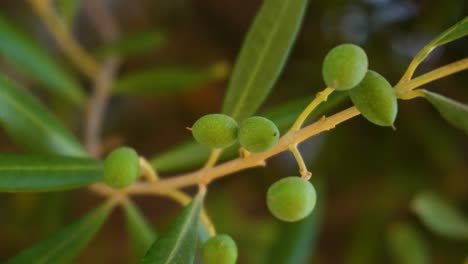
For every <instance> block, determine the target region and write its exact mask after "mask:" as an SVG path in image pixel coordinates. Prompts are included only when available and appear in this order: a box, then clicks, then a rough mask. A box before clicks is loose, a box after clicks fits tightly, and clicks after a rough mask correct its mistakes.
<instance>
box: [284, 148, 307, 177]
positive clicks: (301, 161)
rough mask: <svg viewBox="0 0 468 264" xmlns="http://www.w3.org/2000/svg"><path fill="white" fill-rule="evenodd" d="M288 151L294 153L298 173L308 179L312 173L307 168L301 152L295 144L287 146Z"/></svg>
mask: <svg viewBox="0 0 468 264" xmlns="http://www.w3.org/2000/svg"><path fill="white" fill-rule="evenodd" d="M289 151H291V153H292V154H293V155H294V158H295V159H296V162H297V165H298V166H299V173H300V174H301V176H302V178H303V179H306V180H310V178H311V177H312V173H311V172H310V171H309V170H308V169H307V165H306V164H305V162H304V158H303V157H302V155H301V152H300V151H299V149H298V148H297V144H293V145H290V146H289Z"/></svg>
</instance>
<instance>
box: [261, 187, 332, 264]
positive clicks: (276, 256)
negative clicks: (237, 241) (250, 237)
mask: <svg viewBox="0 0 468 264" xmlns="http://www.w3.org/2000/svg"><path fill="white" fill-rule="evenodd" d="M314 185H316V184H314ZM317 187H318V188H317V191H318V194H317V196H318V197H320V199H318V200H317V205H316V207H315V208H314V210H313V211H312V213H311V214H310V215H309V216H307V217H306V218H304V219H302V220H301V221H298V222H293V223H288V222H281V224H280V225H279V235H278V236H277V237H276V239H275V243H274V244H273V246H272V248H271V250H270V251H269V254H268V256H267V259H266V261H265V264H267V263H271V264H281V263H307V260H308V258H309V257H310V256H312V255H313V252H314V248H315V244H316V242H317V240H318V235H319V232H320V225H321V221H322V218H323V205H324V202H325V199H324V198H325V196H324V190H323V187H324V184H323V183H320V182H319V184H318V185H317Z"/></svg>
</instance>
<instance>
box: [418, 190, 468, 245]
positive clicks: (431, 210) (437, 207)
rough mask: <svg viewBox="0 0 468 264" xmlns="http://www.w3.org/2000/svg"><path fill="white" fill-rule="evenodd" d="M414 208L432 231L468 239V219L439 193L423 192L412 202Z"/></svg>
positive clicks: (446, 235)
mask: <svg viewBox="0 0 468 264" xmlns="http://www.w3.org/2000/svg"><path fill="white" fill-rule="evenodd" d="M412 209H413V211H414V212H415V213H416V214H417V215H418V217H419V218H420V219H421V221H422V222H423V223H424V224H425V225H426V226H427V228H429V229H430V230H431V231H432V232H434V233H436V234H438V235H440V236H443V237H446V238H456V239H468V220H467V219H466V218H465V217H464V216H463V215H462V213H461V212H460V211H458V210H457V208H455V207H454V206H453V205H451V204H450V203H449V202H447V201H446V200H444V199H443V198H442V197H440V196H439V195H437V194H435V193H432V192H423V193H420V194H418V195H417V196H416V198H415V199H414V200H413V202H412Z"/></svg>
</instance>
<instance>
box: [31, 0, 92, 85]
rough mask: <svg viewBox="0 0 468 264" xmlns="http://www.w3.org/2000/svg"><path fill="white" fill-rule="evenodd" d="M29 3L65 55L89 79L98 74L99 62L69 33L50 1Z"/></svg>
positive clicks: (38, 0)
mask: <svg viewBox="0 0 468 264" xmlns="http://www.w3.org/2000/svg"><path fill="white" fill-rule="evenodd" d="M29 3H30V4H31V6H32V8H33V10H34V11H35V12H36V14H37V15H38V16H39V17H40V19H41V20H42V21H43V23H44V24H45V25H46V27H47V28H48V29H49V31H50V32H51V33H52V35H53V36H54V38H55V39H56V41H57V43H58V45H59V47H60V49H61V50H62V51H63V52H64V53H65V55H66V56H67V57H68V58H69V59H70V60H71V61H72V62H73V63H74V64H75V65H76V67H77V68H78V69H79V70H80V71H81V72H82V73H83V74H84V75H86V76H87V77H88V78H89V79H91V80H94V79H96V78H97V77H98V74H99V68H100V67H99V63H98V62H97V61H96V60H95V59H94V58H93V57H92V56H91V55H89V54H88V53H87V52H86V51H85V50H84V49H83V48H82V47H81V46H80V45H79V44H78V42H77V41H76V39H75V38H74V37H73V36H72V35H71V34H70V31H69V30H68V27H67V25H66V24H65V23H64V22H63V21H62V20H61V18H60V17H59V16H58V15H57V14H56V12H55V11H54V10H53V6H52V1H51V0H29Z"/></svg>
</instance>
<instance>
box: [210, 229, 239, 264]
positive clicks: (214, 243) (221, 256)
mask: <svg viewBox="0 0 468 264" xmlns="http://www.w3.org/2000/svg"><path fill="white" fill-rule="evenodd" d="M202 260H203V264H234V263H236V260H237V246H236V243H235V242H234V240H232V238H231V237H230V236H228V235H216V236H214V237H212V238H210V239H208V240H207V241H206V242H205V244H203V248H202Z"/></svg>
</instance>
